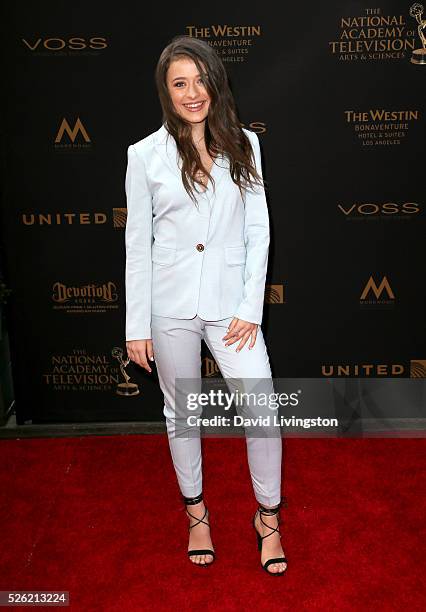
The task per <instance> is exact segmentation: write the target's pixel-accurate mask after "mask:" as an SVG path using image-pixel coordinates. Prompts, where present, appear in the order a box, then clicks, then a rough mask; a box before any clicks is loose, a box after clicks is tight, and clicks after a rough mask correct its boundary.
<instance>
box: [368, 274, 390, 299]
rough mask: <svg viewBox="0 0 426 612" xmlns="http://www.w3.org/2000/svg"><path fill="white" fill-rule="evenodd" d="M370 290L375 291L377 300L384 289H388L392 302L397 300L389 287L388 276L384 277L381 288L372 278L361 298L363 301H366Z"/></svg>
mask: <svg viewBox="0 0 426 612" xmlns="http://www.w3.org/2000/svg"><path fill="white" fill-rule="evenodd" d="M370 289H371V290H372V291H373V293H374V295H375V296H376V299H379V297H380V295H381V294H382V292H383V290H384V289H386V291H387V294H388V297H389V298H390V299H392V300H393V299H395V296H394V294H393V291H392V289H391V287H390V285H389V281H388V279H387V278H386V276H384V277H383V279H382V282H381V283H380V285H379V286H377V285H376V283H375V281H374V278H373V277H372V276H370V278H369V279H368V282H367V284H366V285H365V287H364V291H363V292H362V294H361V297H360V299H361V300H365V298H366V297H367V294H368V292H369V291H370Z"/></svg>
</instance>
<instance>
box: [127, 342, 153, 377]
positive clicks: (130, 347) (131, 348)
mask: <svg viewBox="0 0 426 612" xmlns="http://www.w3.org/2000/svg"><path fill="white" fill-rule="evenodd" d="M126 348H127V355H128V356H129V358H130V359H131V361H134V362H135V363H137V364H138V365H140V366H141V367H142V368H145V370H147V371H148V372H152V369H151V368H150V367H149V363H148V359H149V360H151V361H154V351H153V347H152V340H129V341H127V342H126Z"/></svg>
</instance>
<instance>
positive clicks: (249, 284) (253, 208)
mask: <svg viewBox="0 0 426 612" xmlns="http://www.w3.org/2000/svg"><path fill="white" fill-rule="evenodd" d="M249 133H250V136H251V143H252V146H253V150H254V157H255V163H256V170H257V172H258V173H259V174H260V175H261V176H262V177H263V174H262V167H261V158H260V146H259V137H258V135H257V134H256V133H255V132H249ZM245 195H246V202H245V222H244V242H245V245H246V265H245V278H244V291H243V300H242V301H241V303H240V305H239V306H238V309H237V311H236V313H235V315H234V316H235V317H237V318H238V319H243V320H244V321H249V322H250V323H257V324H258V325H260V324H261V323H262V316H263V304H264V296H265V280H266V271H267V267H268V254H269V241H270V232H269V214H268V206H267V203H266V197H265V190H264V187H263V186H258V185H256V186H255V188H254V189H253V190H250V189H247V190H246V192H245Z"/></svg>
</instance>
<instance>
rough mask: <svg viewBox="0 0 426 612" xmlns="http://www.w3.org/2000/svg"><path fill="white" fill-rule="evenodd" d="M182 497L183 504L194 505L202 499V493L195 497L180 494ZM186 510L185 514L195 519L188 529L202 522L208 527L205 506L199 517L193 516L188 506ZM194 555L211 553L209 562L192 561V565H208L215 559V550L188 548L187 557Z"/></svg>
mask: <svg viewBox="0 0 426 612" xmlns="http://www.w3.org/2000/svg"><path fill="white" fill-rule="evenodd" d="M182 497H183V501H184V503H185V506H195V504H199V503H200V502H201V501H202V500H203V494H202V493H200V495H198V496H197V497H184V496H182ZM186 512H187V514H188V515H189V516H190V517H191V518H193V519H195V520H196V521H197V522H196V523H194V524H193V525H190V527H189V531H191V529H193V528H194V527H196V526H197V525H199V524H200V523H204V525H207V526H208V527H210V525H209V523H207V522H206V521H205V520H204V519H205V518H206V516H207V517H208V510H207V507H205V512H204V514H203V516H202V518H200V519H199V518H198V517H196V516H194V515H193V514H191V513H190V512H188V508H186ZM195 555H211V556H212V557H213V559H212V561H209V562H207V561H206V562H205V563H194V565H199V566H200V567H208V566H209V565H211V564H212V563H213V561H214V560H215V552H214V550H210V549H208V548H206V549H201V550H188V556H189V557H193V556H195Z"/></svg>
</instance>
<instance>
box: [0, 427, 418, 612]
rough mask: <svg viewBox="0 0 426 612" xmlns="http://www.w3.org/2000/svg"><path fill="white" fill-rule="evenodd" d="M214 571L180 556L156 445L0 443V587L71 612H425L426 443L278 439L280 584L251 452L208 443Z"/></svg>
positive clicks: (178, 514)
mask: <svg viewBox="0 0 426 612" xmlns="http://www.w3.org/2000/svg"><path fill="white" fill-rule="evenodd" d="M203 444H204V483H205V484H204V492H205V498H206V503H207V505H208V506H209V509H210V512H211V525H212V536H213V539H214V543H215V547H216V551H217V560H216V562H215V563H214V565H213V566H212V567H210V568H208V569H203V568H198V567H194V566H193V565H192V564H191V563H190V561H189V560H188V558H187V556H186V552H185V551H186V546H187V519H186V517H185V514H184V511H183V510H182V506H181V503H180V498H179V495H178V489H177V484H176V482H175V477H174V472H173V468H172V464H171V460H170V458H169V450H168V445H167V440H166V437H165V436H142V435H132V436H107V437H97V436H92V437H81V438H59V439H58V438H56V439H31V440H4V441H2V442H1V444H0V461H1V491H2V509H1V530H2V533H1V547H2V552H1V556H2V559H1V561H2V564H1V567H2V569H1V572H0V589H1V590H9V589H15V590H29V589H33V590H55V589H60V590H67V591H70V601H71V605H70V608H71V609H72V610H82V611H84V612H89V611H92V610H97V611H99V610H101V611H109V610H116V611H123V610H124V611H132V610H171V609H173V608H176V609H182V610H194V611H195V610H197V611H200V610H217V609H222V610H249V609H250V610H270V611H271V612H272V611H273V610H291V611H296V612H299V611H300V610H324V611H327V612H328V610H331V609H336V610H338V611H346V610H354V611H355V610H356V611H360V610H362V611H365V610H375V611H376V610H380V611H382V610H386V611H387V610H395V611H396V610H398V611H401V610H410V612H411V611H413V610H425V609H426V596H425V589H424V573H425V569H426V567H425V565H426V564H425V551H424V542H425V540H426V533H425V517H426V495H425V471H426V470H425V467H426V460H425V444H426V440H425V439H372V438H368V439H295V438H292V439H287V440H285V442H284V460H285V467H284V485H285V486H284V488H283V494H284V495H285V496H286V497H287V501H288V508H286V509H284V511H283V519H284V522H283V526H282V529H283V542H284V549H285V552H286V555H287V557H288V559H289V568H288V570H287V573H286V575H285V576H282V577H279V578H276V577H270V576H267V575H266V573H265V572H264V571H263V570H262V569H261V567H260V564H259V557H258V552H257V548H256V542H255V536H254V532H253V529H252V527H251V524H250V521H251V516H252V514H253V512H254V510H255V508H256V505H255V502H254V500H253V496H252V490H251V483H250V480H249V472H248V468H247V465H246V454H245V441H244V439H242V438H239V439H205V440H203Z"/></svg>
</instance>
